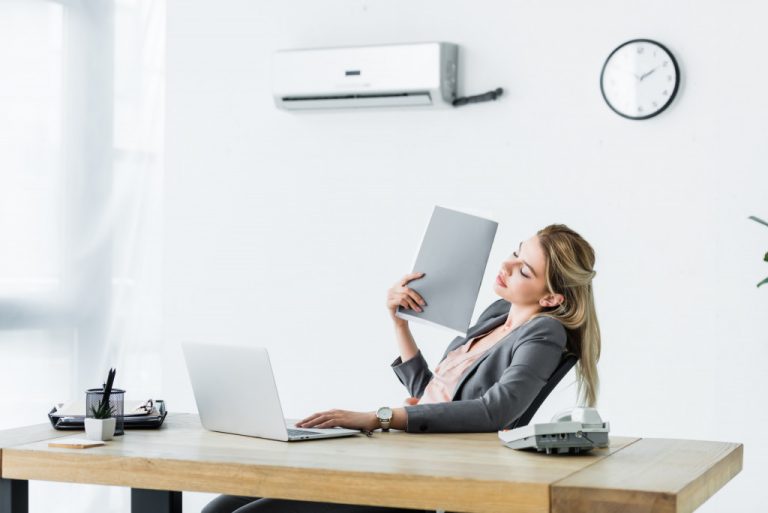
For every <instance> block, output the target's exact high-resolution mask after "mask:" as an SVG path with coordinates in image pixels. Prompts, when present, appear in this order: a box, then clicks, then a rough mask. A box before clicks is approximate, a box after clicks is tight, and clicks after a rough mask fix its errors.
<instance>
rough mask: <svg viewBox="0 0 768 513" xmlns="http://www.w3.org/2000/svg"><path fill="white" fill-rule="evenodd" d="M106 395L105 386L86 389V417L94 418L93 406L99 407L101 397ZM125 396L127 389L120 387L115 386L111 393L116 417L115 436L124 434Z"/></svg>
mask: <svg viewBox="0 0 768 513" xmlns="http://www.w3.org/2000/svg"><path fill="white" fill-rule="evenodd" d="M103 395H104V389H103V388H89V389H88V390H86V391H85V416H86V418H93V412H92V411H91V407H94V408H98V406H99V403H100V402H101V398H102V396H103ZM124 398H125V390H120V389H119V388H113V389H112V393H110V394H109V405H110V406H111V407H112V411H113V412H114V413H113V415H112V416H113V417H114V418H115V436H117V435H122V434H123V433H124V432H125V431H124V430H123V416H124V415H125V411H124V409H123V400H124Z"/></svg>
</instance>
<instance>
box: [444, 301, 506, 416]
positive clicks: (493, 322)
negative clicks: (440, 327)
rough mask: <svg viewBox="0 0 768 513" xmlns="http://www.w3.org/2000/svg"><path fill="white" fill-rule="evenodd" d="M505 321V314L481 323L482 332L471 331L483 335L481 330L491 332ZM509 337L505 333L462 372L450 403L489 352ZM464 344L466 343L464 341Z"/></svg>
mask: <svg viewBox="0 0 768 513" xmlns="http://www.w3.org/2000/svg"><path fill="white" fill-rule="evenodd" d="M506 320H507V314H506V313H505V314H503V315H499V316H498V317H494V318H492V319H490V320H489V321H488V322H486V323H483V326H482V328H483V329H482V330H473V332H474V333H476V334H478V335H479V334H480V333H483V330H484V331H489V330H492V329H494V328H497V327H499V326H500V325H502V324H504V321H506ZM518 327H519V326H518ZM512 331H515V330H512ZM509 335H511V333H507V335H505V336H504V337H503V338H502V340H499V341H498V342H496V344H494V345H493V347H491V348H490V349H488V350H487V351H486V352H485V353H483V355H482V356H481V357H480V358H478V359H477V360H476V361H475V362H474V363H473V364H472V365H471V366H470V367H469V368H468V369H467V370H465V371H464V374H462V375H461V378H460V379H459V382H458V383H457V384H456V388H454V389H453V394H452V395H451V401H453V400H454V399H456V394H457V393H458V392H459V390H461V387H462V386H463V385H464V382H465V381H466V380H467V378H469V376H471V375H472V373H473V372H474V371H475V369H476V368H477V366H478V365H480V364H481V363H483V360H485V359H486V358H488V356H489V355H490V354H491V352H492V351H494V350H495V349H497V348H498V347H499V345H501V343H502V342H503V341H504V338H506V337H508V336H509ZM473 336H474V335H473ZM470 338H471V337H470V336H469V334H467V339H466V340H469V339H470ZM465 343H466V341H465Z"/></svg>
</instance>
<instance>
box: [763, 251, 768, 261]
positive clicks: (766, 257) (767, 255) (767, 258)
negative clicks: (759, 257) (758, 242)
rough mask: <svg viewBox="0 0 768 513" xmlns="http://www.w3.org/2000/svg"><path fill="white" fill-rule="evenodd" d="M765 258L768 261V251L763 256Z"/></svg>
mask: <svg viewBox="0 0 768 513" xmlns="http://www.w3.org/2000/svg"><path fill="white" fill-rule="evenodd" d="M763 260H765V261H766V262H768V253H766V254H765V256H764V257H763Z"/></svg>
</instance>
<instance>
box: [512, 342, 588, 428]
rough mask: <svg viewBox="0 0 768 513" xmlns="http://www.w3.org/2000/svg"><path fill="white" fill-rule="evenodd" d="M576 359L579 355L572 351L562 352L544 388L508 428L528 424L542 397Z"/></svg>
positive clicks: (542, 399) (555, 384)
mask: <svg viewBox="0 0 768 513" xmlns="http://www.w3.org/2000/svg"><path fill="white" fill-rule="evenodd" d="M578 359H579V357H578V356H576V355H575V354H573V353H563V356H562V358H561V359H560V364H559V365H558V366H557V368H556V369H555V372H553V373H552V375H551V376H550V377H549V379H548V380H547V383H546V384H545V385H544V388H542V389H541V391H540V392H539V394H538V395H537V396H536V398H535V399H534V400H533V402H532V403H531V405H530V406H529V407H528V409H527V410H525V413H523V414H522V415H521V416H520V418H519V419H517V420H516V421H515V422H514V423H513V424H512V426H510V428H509V429H514V428H518V427H522V426H527V425H528V423H529V422H530V421H531V419H532V418H533V416H534V415H535V414H536V412H537V411H538V410H539V407H540V406H541V403H543V402H544V399H546V398H547V396H548V395H549V393H550V392H552V390H553V389H554V388H555V387H556V386H557V384H558V383H560V380H562V379H563V376H565V375H566V374H568V371H569V370H571V367H573V366H574V365H576V362H577V361H578Z"/></svg>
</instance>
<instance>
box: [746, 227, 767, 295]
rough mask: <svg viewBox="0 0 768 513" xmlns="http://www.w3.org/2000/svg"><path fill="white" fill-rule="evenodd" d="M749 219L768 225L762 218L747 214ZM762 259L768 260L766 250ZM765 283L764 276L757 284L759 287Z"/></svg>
mask: <svg viewBox="0 0 768 513" xmlns="http://www.w3.org/2000/svg"><path fill="white" fill-rule="evenodd" d="M749 219H752V220H753V221H756V222H758V223H760V224H762V225H765V226H768V223H766V222H765V221H763V220H762V219H759V218H757V217H755V216H749ZM763 261H764V262H768V252H766V253H765V256H764V257H763ZM766 283H768V278H766V279H764V280H763V281H761V282H760V283H758V284H757V286H758V287H759V286H760V285H765V284H766Z"/></svg>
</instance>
